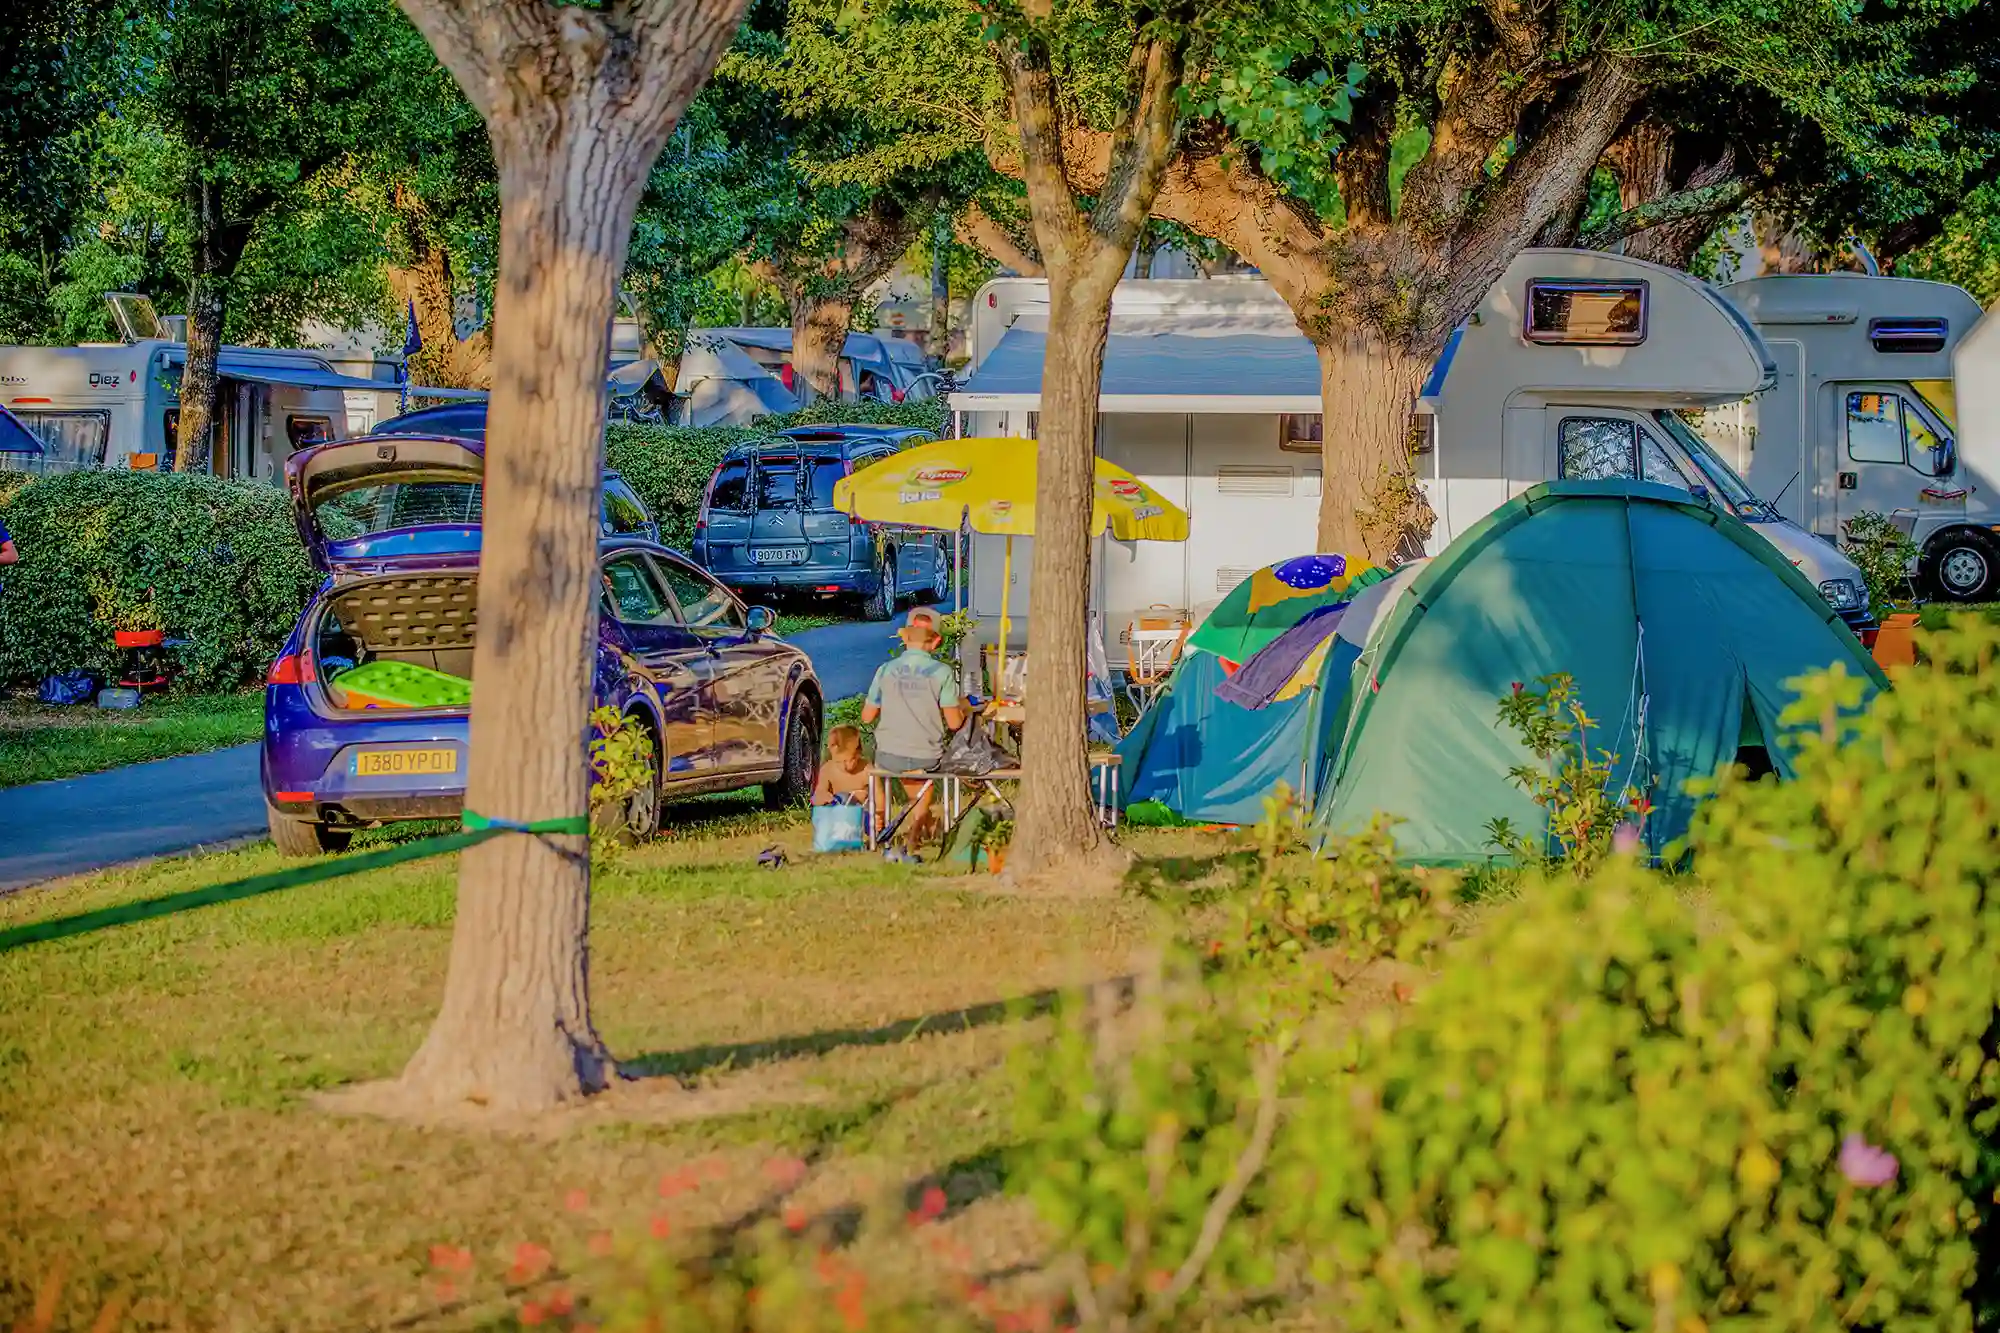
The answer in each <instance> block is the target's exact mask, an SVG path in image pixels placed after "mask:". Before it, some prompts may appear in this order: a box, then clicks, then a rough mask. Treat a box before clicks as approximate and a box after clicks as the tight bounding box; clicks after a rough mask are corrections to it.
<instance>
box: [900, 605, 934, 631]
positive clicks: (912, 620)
mask: <svg viewBox="0 0 2000 1333" xmlns="http://www.w3.org/2000/svg"><path fill="white" fill-rule="evenodd" d="M913 629H922V630H925V631H927V632H928V633H931V634H936V633H937V632H938V618H937V612H935V611H933V610H931V609H930V608H929V607H927V606H920V607H918V608H917V609H916V610H914V611H912V612H910V614H909V617H908V619H906V620H905V621H904V622H903V623H902V624H900V625H898V626H896V628H895V629H894V630H892V631H890V635H889V637H891V638H894V639H900V638H902V637H903V636H904V635H905V634H908V633H909V632H910V631H911V630H913Z"/></svg>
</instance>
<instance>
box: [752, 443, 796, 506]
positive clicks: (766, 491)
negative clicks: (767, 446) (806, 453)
mask: <svg viewBox="0 0 2000 1333" xmlns="http://www.w3.org/2000/svg"><path fill="white" fill-rule="evenodd" d="M757 507H758V508H759V509H796V508H798V507H799V460H798V457H797V456H796V455H786V456H784V457H781V458H760V459H758V460H757Z"/></svg>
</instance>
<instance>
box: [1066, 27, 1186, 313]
mask: <svg viewBox="0 0 2000 1333" xmlns="http://www.w3.org/2000/svg"><path fill="white" fill-rule="evenodd" d="M1186 43H1187V38H1186V35H1185V31H1184V30H1183V29H1181V28H1180V27H1179V26H1178V25H1176V26H1175V30H1174V33H1173V35H1171V36H1169V37H1155V38H1153V39H1152V40H1151V41H1149V42H1147V43H1145V44H1144V45H1143V46H1138V47H1135V48H1133V51H1132V59H1131V61H1130V63H1129V64H1128V65H1127V68H1126V75H1127V79H1128V82H1129V91H1128V93H1127V97H1128V100H1129V103H1130V105H1131V107H1132V112H1131V115H1130V116H1129V117H1128V118H1127V119H1126V121H1125V122H1124V123H1122V124H1121V125H1119V127H1118V129H1117V130H1116V132H1114V133H1113V134H1112V136H1111V155H1110V160H1109V163H1108V165H1107V170H1106V174H1105V181H1104V187H1103V188H1102V189H1101V190H1100V191H1099V192H1098V195H1097V207H1096V208H1095V209H1094V210H1092V213H1091V218H1090V226H1091V230H1092V231H1094V232H1095V233H1096V234H1097V236H1098V237H1099V238H1100V239H1101V240H1102V241H1103V242H1104V246H1103V249H1102V256H1103V259H1102V262H1103V263H1106V264H1115V265H1116V267H1117V269H1118V270H1120V271H1122V270H1123V269H1124V267H1125V261H1126V259H1127V258H1129V257H1130V255H1131V253H1132V249H1133V247H1134V246H1136V245H1137V244H1138V243H1139V237H1140V235H1141V233H1143V232H1144V231H1145V229H1146V220H1147V219H1148V218H1149V217H1151V216H1152V211H1153V204H1154V202H1155V199H1156V198H1157V196H1158V195H1159V192H1160V182H1161V180H1162V179H1163V178H1164V177H1165V175H1166V170H1167V159H1168V157H1169V156H1170V155H1171V154H1172V152H1173V146H1174V131H1175V129H1176V128H1177V126H1178V124H1179V119H1180V112H1179V106H1178V99H1179V94H1180V86H1181V75H1182V72H1183V71H1182V61H1183V58H1184V57H1185V55H1186ZM1116 278H1117V274H1116V273H1115V272H1114V273H1113V274H1112V279H1113V281H1116Z"/></svg>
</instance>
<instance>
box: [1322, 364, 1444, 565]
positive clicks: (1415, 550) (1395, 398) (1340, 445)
mask: <svg viewBox="0 0 2000 1333" xmlns="http://www.w3.org/2000/svg"><path fill="white" fill-rule="evenodd" d="M1318 351H1319V373H1320V397H1321V402H1322V404H1323V407H1324V411H1325V414H1326V415H1325V417H1324V418H1323V420H1322V426H1323V429H1324V436H1323V441H1322V443H1321V446H1320V447H1321V450H1322V453H1321V466H1322V467H1323V469H1324V470H1325V484H1324V485H1322V486H1321V487H1320V501H1319V549H1320V550H1322V551H1338V552H1340V553H1341V554H1342V555H1345V556H1346V557H1347V560H1348V564H1349V567H1350V568H1358V567H1359V565H1360V563H1361V561H1363V560H1367V561H1369V562H1370V563H1373V564H1377V565H1383V566H1387V565H1389V564H1390V563H1391V562H1392V561H1394V560H1397V559H1407V558H1409V557H1411V556H1415V555H1421V554H1423V542H1424V539H1425V538H1427V537H1428V536H1429V535H1430V530H1431V524H1432V522H1433V518H1432V516H1431V514H1430V510H1429V506H1428V505H1427V504H1425V503H1423V501H1422V492H1421V491H1420V490H1417V489H1416V483H1415V478H1414V476H1413V475H1412V460H1411V455H1410V434H1409V431H1410V413H1411V410H1412V409H1413V408H1414V407H1415V406H1416V398H1417V390H1418V389H1419V388H1420V387H1421V386H1422V385H1423V382H1424V376H1425V375H1427V374H1428V373H1429V371H1430V358H1427V357H1425V356H1423V355H1421V354H1418V353H1413V352H1411V351H1409V350H1407V349H1403V348H1398V347H1394V346H1391V345H1389V344H1388V343H1386V342H1385V341H1384V340H1383V338H1382V337H1381V335H1380V334H1378V333H1376V332H1375V331H1374V330H1372V329H1369V328H1366V327H1360V328H1348V329H1343V330H1341V331H1339V332H1338V333H1334V334H1331V335H1330V336H1328V337H1326V338H1325V339H1324V340H1323V341H1321V342H1320V344H1319V347H1318Z"/></svg>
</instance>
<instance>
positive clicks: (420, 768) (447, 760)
mask: <svg viewBox="0 0 2000 1333" xmlns="http://www.w3.org/2000/svg"><path fill="white" fill-rule="evenodd" d="M352 763H353V765H354V770H353V772H354V776H355V777H357V778H403V777H418V776H423V775H428V774H432V773H456V772H458V751H456V750H362V751H359V752H358V753H356V754H355V756H354V758H353V760H352Z"/></svg>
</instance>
